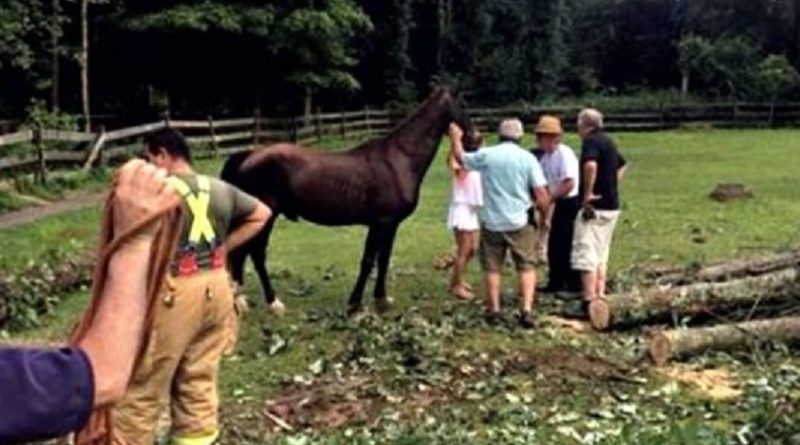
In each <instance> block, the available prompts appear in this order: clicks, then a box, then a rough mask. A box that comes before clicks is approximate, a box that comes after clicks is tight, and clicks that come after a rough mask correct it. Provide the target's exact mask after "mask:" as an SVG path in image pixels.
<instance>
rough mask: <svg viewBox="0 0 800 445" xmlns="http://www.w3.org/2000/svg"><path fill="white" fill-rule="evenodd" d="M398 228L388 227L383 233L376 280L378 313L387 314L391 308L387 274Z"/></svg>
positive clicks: (379, 248)
mask: <svg viewBox="0 0 800 445" xmlns="http://www.w3.org/2000/svg"><path fill="white" fill-rule="evenodd" d="M397 228H398V226H397V225H394V226H389V227H386V228H385V229H384V230H383V231H382V236H381V239H380V245H379V246H378V253H377V256H378V277H377V278H376V280H375V308H376V309H377V311H378V312H385V311H387V310H388V309H389V307H390V306H391V302H390V301H389V297H388V295H387V294H386V274H387V273H388V270H389V262H390V260H391V259H392V250H393V248H394V240H395V237H396V235H397Z"/></svg>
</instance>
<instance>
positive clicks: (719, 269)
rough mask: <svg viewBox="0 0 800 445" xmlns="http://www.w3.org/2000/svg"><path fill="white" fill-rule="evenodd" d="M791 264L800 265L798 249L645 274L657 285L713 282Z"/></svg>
mask: <svg viewBox="0 0 800 445" xmlns="http://www.w3.org/2000/svg"><path fill="white" fill-rule="evenodd" d="M793 266H800V251H797V250H792V251H788V252H782V253H777V254H774V255H770V256H766V257H761V258H755V259H747V260H734V261H728V262H725V263H720V264H714V265H711V266H706V267H703V268H702V269H700V270H697V271H687V270H685V269H665V270H661V271H655V272H653V273H651V274H648V275H646V277H647V279H648V280H652V281H653V282H655V283H656V284H658V285H673V286H674V285H683V284H690V283H696V282H701V281H707V282H713V281H722V280H729V279H731V278H740V277H746V276H753V275H761V274H764V273H767V272H774V271H776V270H780V269H786V268H789V267H793Z"/></svg>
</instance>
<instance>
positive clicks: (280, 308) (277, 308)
mask: <svg viewBox="0 0 800 445" xmlns="http://www.w3.org/2000/svg"><path fill="white" fill-rule="evenodd" d="M267 311H269V313H270V314H272V315H274V316H276V317H278V318H282V317H283V316H284V315H286V306H284V304H283V302H282V301H281V300H280V299H278V298H276V299H275V301H273V302H272V303H270V304H268V305H267Z"/></svg>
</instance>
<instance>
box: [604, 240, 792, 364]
mask: <svg viewBox="0 0 800 445" xmlns="http://www.w3.org/2000/svg"><path fill="white" fill-rule="evenodd" d="M646 279H647V281H648V283H647V285H645V286H643V287H637V288H635V289H633V290H630V291H627V292H621V293H618V294H615V295H610V296H608V297H607V298H606V299H603V300H597V301H594V302H592V304H591V305H590V307H589V318H590V320H591V323H592V326H593V327H594V328H595V329H596V330H600V331H603V330H609V329H625V328H631V327H638V326H646V325H650V326H652V325H662V326H663V325H665V324H666V325H670V326H679V328H677V329H658V330H654V331H653V333H652V334H651V335H650V342H649V354H650V357H651V359H652V360H653V361H654V362H655V363H657V364H664V363H666V362H667V361H669V360H670V359H671V358H680V357H687V356H691V355H693V354H697V353H701V352H703V351H706V350H712V349H713V350H724V349H736V348H740V347H742V346H746V345H748V344H750V343H752V342H753V341H764V340H766V341H777V342H782V343H795V342H800V251H798V250H793V251H787V252H781V253H777V254H773V255H769V256H764V257H757V258H750V259H747V260H736V261H732V262H727V263H722V264H716V265H711V266H706V267H702V268H696V269H694V270H670V271H660V272H658V273H653V274H650V275H649V276H647V277H646Z"/></svg>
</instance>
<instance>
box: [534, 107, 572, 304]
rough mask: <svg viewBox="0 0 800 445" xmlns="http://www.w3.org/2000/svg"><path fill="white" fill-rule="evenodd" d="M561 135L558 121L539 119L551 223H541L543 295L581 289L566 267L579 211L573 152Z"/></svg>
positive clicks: (562, 132)
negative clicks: (545, 273)
mask: <svg viewBox="0 0 800 445" xmlns="http://www.w3.org/2000/svg"><path fill="white" fill-rule="evenodd" d="M563 134H564V131H563V129H562V127H561V121H560V120H559V119H558V118H556V117H553V116H542V117H541V118H540V119H539V123H538V124H537V125H536V141H537V145H538V148H540V149H541V150H542V151H543V152H544V153H543V155H542V158H541V161H540V162H541V165H542V170H543V172H544V176H545V178H546V179H547V187H548V189H549V191H550V196H551V197H552V199H553V207H554V208H553V209H552V213H551V214H552V218H551V220H550V221H547V220H546V219H545V220H544V221H543V224H545V229H547V228H549V229H550V236H549V240H548V245H547V262H548V265H549V281H548V282H547V287H545V288H544V289H543V290H544V291H547V292H559V291H564V290H569V291H580V289H581V282H580V276H579V275H578V273H576V272H575V271H573V270H572V267H571V266H570V253H571V251H572V238H573V234H574V232H575V218H576V217H577V215H578V211H579V210H580V202H579V197H578V184H579V170H580V169H579V167H578V158H577V157H576V156H575V152H574V151H572V149H571V148H570V147H568V146H566V145H564V144H562V143H561V138H562V136H563ZM548 224H549V226H547V225H548Z"/></svg>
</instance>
